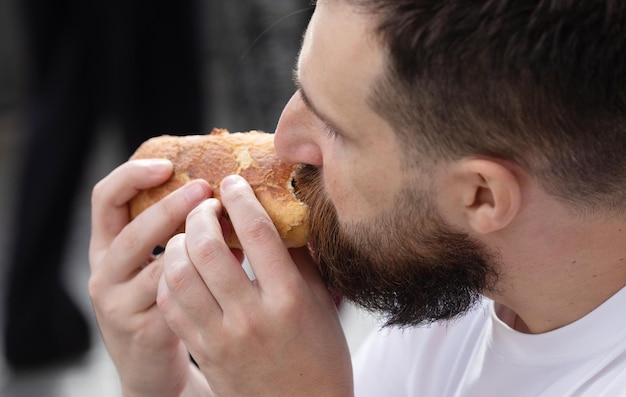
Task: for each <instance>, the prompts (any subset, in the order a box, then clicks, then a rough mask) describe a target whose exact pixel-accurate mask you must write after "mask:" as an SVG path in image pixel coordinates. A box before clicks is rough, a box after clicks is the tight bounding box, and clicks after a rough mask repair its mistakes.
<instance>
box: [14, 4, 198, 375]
mask: <svg viewBox="0 0 626 397" xmlns="http://www.w3.org/2000/svg"><path fill="white" fill-rule="evenodd" d="M198 6H199V4H198V1H197V0H180V1H176V2H168V1H155V0H151V1H147V0H132V1H122V0H112V1H102V2H92V1H78V0H56V1H50V0H24V1H22V2H20V7H21V9H20V11H21V17H22V19H23V28H24V29H23V31H24V34H25V39H26V40H25V44H26V48H25V54H26V56H27V59H26V61H27V62H26V64H27V68H28V70H27V72H26V81H27V90H28V92H27V97H26V100H27V101H26V102H27V103H26V112H25V127H26V133H27V136H26V137H25V146H24V147H25V153H24V156H25V158H24V164H23V174H22V175H21V178H20V182H21V186H20V190H19V192H18V194H19V196H18V200H16V202H17V212H16V213H15V214H14V219H15V223H14V227H13V228H12V232H13V233H14V240H13V244H11V245H10V247H11V249H12V252H10V253H9V254H10V256H9V261H8V263H9V269H8V275H7V289H8V291H7V296H6V302H7V308H6V318H5V321H4V325H5V330H4V331H5V332H4V338H5V340H4V352H5V355H6V359H7V361H8V363H9V364H10V365H12V366H13V367H16V368H19V367H31V366H36V365H42V364H47V363H52V362H56V361H59V360H62V359H65V358H71V357H75V356H78V355H80V354H82V353H84V352H85V351H87V350H88V349H89V345H90V330H89V326H88V323H87V321H86V319H85V318H84V317H83V315H82V313H81V311H80V310H79V309H78V307H77V306H76V305H75V303H74V302H73V301H72V299H71V298H70V296H69V295H68V293H67V291H66V290H65V288H64V286H63V285H62V280H61V274H62V272H61V270H62V261H63V253H64V247H65V245H66V244H65V242H66V238H67V237H68V234H69V227H70V220H71V214H72V211H73V208H72V202H73V200H72V198H73V197H74V196H75V195H76V193H77V191H78V188H79V187H80V186H79V185H80V181H81V176H82V173H83V171H84V169H85V168H86V164H87V160H88V159H89V156H90V154H91V153H92V150H91V146H92V144H93V143H94V140H95V138H96V134H95V132H96V130H97V127H98V125H99V123H100V122H101V121H102V120H103V118H107V119H113V120H115V121H116V124H117V125H119V126H120V128H121V130H122V132H123V137H124V143H125V150H126V153H125V154H126V155H129V154H130V153H131V152H132V151H133V150H134V149H135V148H136V147H137V146H138V145H139V143H141V142H142V141H143V140H145V139H147V138H148V137H150V136H154V135H159V134H163V133H170V134H172V133H176V134H190V133H201V132H203V131H204V130H205V126H204V125H203V120H204V114H203V110H204V109H205V108H206V106H205V105H206V104H205V102H204V101H203V92H204V83H203V82H202V78H201V72H202V64H201V47H202V46H201V43H200V37H201V35H200V34H199V33H200V31H199V24H198V23H197V22H200V18H202V17H203V16H202V15H201V13H200V12H199V8H198ZM86 262H87V260H86V259H85V263H86Z"/></svg>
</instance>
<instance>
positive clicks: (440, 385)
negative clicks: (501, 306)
mask: <svg viewBox="0 0 626 397" xmlns="http://www.w3.org/2000/svg"><path fill="white" fill-rule="evenodd" d="M353 364H354V376H355V389H356V396H357V397H369V396H371V397H395V396H419V397H466V396H477V397H491V396H494V397H502V396H507V397H515V396H520V397H537V396H541V397H566V396H589V397H601V396H607V397H609V396H610V397H614V396H626V287H625V288H623V289H622V290H621V291H619V292H618V293H617V294H615V295H614V296H613V297H611V298H610V299H609V300H608V301H606V302H605V303H604V304H602V305H601V306H600V307H598V308H597V309H596V310H594V311H593V312H591V313H589V314H588V315H586V316H585V317H583V318H582V319H580V320H578V321H576V322H575V323H573V324H570V325H567V326H565V327H562V328H559V329H557V330H554V331H551V332H546V333H543V334H537V335H529V334H523V333H520V332H517V331H515V330H513V329H512V328H510V327H509V326H508V325H506V324H505V323H504V322H502V321H501V320H500V319H499V318H498V317H497V315H496V314H495V310H494V303H493V302H492V301H490V300H487V299H484V300H483V302H482V303H481V305H480V307H478V308H477V309H475V310H473V311H472V312H471V313H469V314H468V315H466V316H465V317H463V318H462V319H460V320H457V321H455V322H451V323H438V324H433V325H430V326H426V327H420V328H417V327H416V328H409V329H404V330H401V329H398V328H389V329H383V330H380V331H376V332H374V333H372V334H371V335H370V336H369V337H368V338H367V339H366V341H365V342H364V343H363V345H362V347H361V349H360V350H359V352H358V353H357V354H356V355H355V357H354V363H353Z"/></svg>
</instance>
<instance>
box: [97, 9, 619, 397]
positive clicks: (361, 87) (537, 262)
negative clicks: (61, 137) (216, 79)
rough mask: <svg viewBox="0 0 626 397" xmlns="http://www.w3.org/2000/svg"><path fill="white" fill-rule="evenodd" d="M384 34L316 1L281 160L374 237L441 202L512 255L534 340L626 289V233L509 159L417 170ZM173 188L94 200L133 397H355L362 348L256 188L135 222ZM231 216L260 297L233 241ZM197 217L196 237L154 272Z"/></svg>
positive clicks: (503, 287) (238, 186)
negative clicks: (395, 212) (423, 196)
mask: <svg viewBox="0 0 626 397" xmlns="http://www.w3.org/2000/svg"><path fill="white" fill-rule="evenodd" d="M370 18H371V17H369V16H368V15H366V14H364V13H360V12H355V10H354V9H353V8H351V6H349V5H348V4H346V2H344V1H330V0H321V1H319V2H318V4H317V8H316V11H315V14H314V16H313V18H312V20H311V24H310V26H309V28H308V31H307V34H306V36H305V39H304V43H303V47H302V52H301V55H300V57H299V60H298V65H297V82H298V87H299V89H298V91H297V92H296V93H295V94H294V96H293V97H292V98H291V100H290V101H289V103H288V104H287V105H286V107H285V109H284V112H283V114H282V117H281V119H280V121H279V123H278V126H277V130H276V141H275V144H276V149H277V152H278V154H279V156H281V158H282V159H283V160H285V161H287V162H292V163H307V164H312V165H314V166H316V167H319V169H320V170H321V171H322V174H323V180H324V186H325V190H326V194H327V195H328V196H329V197H330V198H331V200H332V202H333V203H334V205H335V207H336V210H337V214H338V217H339V219H340V221H341V222H342V223H346V224H349V223H351V222H367V220H368V219H370V218H372V217H374V216H375V215H376V214H379V213H381V211H383V210H384V209H385V208H387V207H388V206H390V205H391V204H392V203H393V202H394V198H395V197H396V196H397V195H398V194H399V192H400V191H401V189H402V187H403V186H404V185H405V184H407V183H413V184H415V183H421V184H423V185H424V186H432V187H433V192H432V193H433V194H434V195H435V198H436V200H435V201H436V203H437V207H438V208H437V209H438V211H439V213H440V215H441V217H442V218H443V220H444V221H445V222H446V223H448V224H449V225H452V226H454V227H455V228H456V229H458V230H461V231H463V232H465V233H467V234H468V235H469V236H470V237H472V238H474V239H476V240H477V241H480V242H481V243H482V244H484V245H485V246H487V247H488V248H489V249H491V250H494V251H496V252H498V254H499V257H500V261H499V262H498V266H499V267H498V271H499V273H500V277H499V282H498V284H497V285H496V288H494V289H493V292H490V293H487V295H488V297H489V298H492V299H494V300H495V301H496V303H497V311H498V314H499V316H500V317H501V318H502V319H503V320H504V321H505V322H507V323H508V324H509V325H511V326H512V327H514V328H516V329H517V330H519V331H522V332H527V333H541V332H546V331H549V330H553V329H556V328H559V327H562V326H564V325H567V324H570V323H572V322H574V321H576V320H577V319H579V318H581V317H582V316H584V315H585V314H587V313H589V312H590V311H591V310H593V309H594V308H596V307H597V306H599V305H600V304H601V303H602V302H604V301H605V300H606V299H608V298H609V297H610V296H612V295H613V294H614V293H615V292H617V291H618V290H619V289H621V288H622V287H623V286H624V285H626V266H624V264H625V259H624V258H626V248H625V247H626V244H624V236H625V230H626V220H625V219H624V216H621V217H616V216H612V217H608V216H600V215H595V216H584V215H581V214H576V213H573V212H572V211H570V210H568V208H567V207H566V206H565V205H564V204H562V203H561V202H559V201H558V200H556V199H554V198H553V197H551V196H549V195H548V194H547V193H546V192H545V191H544V190H543V188H542V187H541V185H540V183H539V182H538V180H537V179H536V178H535V177H533V176H532V175H530V174H529V173H527V172H526V171H525V170H524V169H523V168H521V167H520V166H518V165H515V164H512V163H509V162H506V161H502V160H498V159H495V158H489V157H466V158H462V159H459V160H456V161H450V162H439V163H438V164H437V166H436V168H434V172H426V168H427V166H429V165H431V164H424V167H405V166H404V165H403V163H402V145H403V142H401V141H400V139H399V138H398V136H397V135H396V133H395V132H394V131H393V129H392V128H391V126H390V125H389V123H388V122H386V121H385V120H384V119H383V118H381V117H380V116H378V115H377V114H376V113H375V112H374V111H373V110H372V109H371V107H370V106H369V105H368V102H367V98H368V95H369V90H370V88H371V85H372V83H373V81H374V80H375V79H376V77H377V76H379V75H380V74H381V73H382V72H383V64H384V63H383V60H384V59H383V54H384V52H383V49H382V48H381V45H380V42H379V41H378V39H377V38H376V36H375V35H374V33H373V28H374V26H375V21H374V20H373V19H370ZM170 173H171V165H170V164H168V163H164V162H162V161H159V162H152V163H150V162H129V163H126V164H124V165H122V166H121V167H119V168H118V169H116V170H115V171H113V172H112V173H111V174H110V175H109V176H108V177H106V178H105V179H104V180H103V181H102V182H101V183H99V184H98V185H97V186H96V188H95V189H94V194H93V208H94V211H93V237H92V244H91V249H90V262H91V266H92V272H93V274H92V277H91V280H90V291H91V295H92V300H93V303H94V308H95V312H96V315H97V318H98V321H99V325H100V328H101V330H102V335H103V337H104V340H105V342H106V344H107V348H108V349H109V352H110V354H111V356H112V358H113V361H114V362H115V364H116V365H117V368H118V371H119V374H120V378H121V381H122V385H123V388H124V391H125V393H126V394H127V395H128V396H131V395H133V396H134V395H137V396H143V395H146V396H147V395H150V396H159V395H164V396H165V395H190V396H191V395H207V394H209V393H210V391H209V386H208V384H210V385H211V388H212V389H213V393H214V395H216V396H233V395H256V396H279V395H298V396H307V395H312V396H313V395H314V396H320V395H328V396H346V395H352V372H351V364H350V356H349V353H348V348H347V345H346V342H345V338H344V336H343V333H342V330H341V326H340V323H339V320H338V317H337V313H336V310H335V307H334V305H333V301H332V299H331V298H330V296H329V294H328V293H327V290H326V287H325V285H324V283H323V282H322V280H321V278H320V276H319V274H318V271H317V269H316V266H315V264H314V263H313V261H312V260H311V259H310V258H309V256H308V254H307V253H306V251H304V250H292V251H288V250H286V249H285V248H284V247H283V246H282V243H281V241H280V238H279V237H278V235H277V233H276V231H275V229H274V228H273V225H272V224H271V222H270V221H269V218H268V217H267V215H266V214H265V212H264V211H263V209H262V208H261V206H260V204H259V203H258V201H257V200H256V199H255V197H254V194H253V193H252V190H251V189H250V187H249V186H248V185H247V183H245V182H244V181H243V180H242V179H241V178H239V177H229V178H227V179H226V180H225V181H224V182H223V183H222V186H221V190H222V191H221V194H222V203H220V202H218V201H217V200H215V199H210V198H209V197H211V195H212V192H211V191H210V189H209V187H208V186H207V185H206V184H205V183H203V182H201V181H195V182H192V183H190V184H189V185H187V186H185V187H183V188H181V189H180V190H179V191H176V192H174V193H172V195H171V196H169V197H167V198H166V199H164V200H163V201H161V202H159V203H157V204H155V205H154V206H153V207H151V208H150V209H149V210H148V211H147V212H146V213H144V214H142V215H141V216H139V217H138V218H137V219H136V220H134V221H133V222H131V223H128V215H127V207H126V203H127V201H128V200H129V199H130V198H131V197H132V196H133V195H134V194H135V193H136V191H137V190H139V189H144V188H147V187H150V186H155V185H158V184H160V183H162V182H164V181H165V180H166V179H167V178H168V176H169V175H170ZM222 205H223V206H224V207H225V209H226V210H227V211H228V213H229V214H230V216H231V220H232V224H233V227H234V228H235V229H236V230H237V234H238V236H239V238H240V240H241V243H242V245H243V247H244V251H245V252H246V255H247V257H248V260H249V261H250V264H251V266H252V268H253V269H254V272H255V274H256V276H257V279H256V280H255V281H253V282H251V281H249V279H248V278H247V277H246V275H245V273H244V271H243V270H242V269H241V266H240V263H241V258H242V257H241V253H239V252H233V251H231V250H230V249H228V248H227V246H226V244H225V242H224V238H223V233H229V230H224V229H223V226H222V224H220V216H221V213H222ZM185 218H186V221H187V231H186V234H184V235H179V236H177V237H175V238H174V239H172V240H171V241H170V243H169V244H168V246H167V248H166V251H165V254H164V255H163V256H160V257H158V258H155V260H150V259H147V258H150V253H151V250H152V247H154V246H155V245H157V244H158V242H159V241H161V240H162V239H163V238H165V237H166V236H167V235H168V234H169V233H171V232H172V231H173V230H175V229H176V227H177V225H179V224H180V223H181V221H183V220H184V219H185ZM581 247H584V248H581ZM574 248H576V249H574ZM157 284H158V287H157ZM157 290H158V292H157ZM187 350H188V351H189V352H190V353H191V354H192V355H193V357H194V358H195V359H196V361H197V362H198V364H199V367H200V371H196V370H195V369H194V368H193V367H192V366H190V365H189V364H188V360H187ZM201 375H203V376H201Z"/></svg>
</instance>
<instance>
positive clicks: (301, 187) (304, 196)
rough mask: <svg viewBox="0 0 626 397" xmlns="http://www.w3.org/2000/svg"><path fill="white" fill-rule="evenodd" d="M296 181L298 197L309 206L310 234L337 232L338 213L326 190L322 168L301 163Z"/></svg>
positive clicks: (295, 177) (296, 174) (297, 170)
mask: <svg viewBox="0 0 626 397" xmlns="http://www.w3.org/2000/svg"><path fill="white" fill-rule="evenodd" d="M294 182H295V195H296V197H297V198H298V199H299V200H300V201H302V202H303V203H304V204H306V205H307V206H308V207H309V235H310V236H319V235H320V233H327V234H326V235H328V233H332V234H334V233H336V231H337V230H335V229H336V225H337V213H336V210H335V206H334V205H333V203H332V202H331V200H330V198H329V197H328V195H327V194H326V192H325V188H324V181H323V179H322V173H321V171H320V169H319V168H317V167H315V166H313V165H310V164H301V165H300V166H299V167H298V168H297V169H296V173H295V175H294ZM329 229H330V230H329Z"/></svg>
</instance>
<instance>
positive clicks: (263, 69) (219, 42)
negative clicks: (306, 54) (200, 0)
mask: <svg viewBox="0 0 626 397" xmlns="http://www.w3.org/2000/svg"><path fill="white" fill-rule="evenodd" d="M208 7H209V10H210V11H211V12H209V19H208V22H209V26H208V29H209V40H210V47H211V68H212V72H213V73H212V76H213V80H214V81H215V83H216V84H219V87H220V89H219V95H220V96H219V98H218V99H216V100H215V101H213V103H212V106H213V107H212V109H213V110H214V111H213V113H212V120H213V122H214V123H217V126H224V127H227V128H229V129H230V130H231V131H242V130H246V129H252V128H254V129H261V130H265V131H268V132H271V131H274V128H275V127H276V122H277V121H278V118H279V117H280V114H281V112H282V110H283V107H284V106H285V104H286V103H287V102H288V101H289V98H290V97H291V95H292V94H293V91H294V85H293V83H292V75H293V73H292V72H293V67H294V66H295V61H296V57H297V55H298V52H299V50H300V44H301V42H302V35H303V34H304V31H305V29H306V25H307V24H308V21H309V19H310V18H311V15H312V13H313V7H312V6H311V1H310V0H237V1H225V0H222V1H209V2H208ZM233 75H234V77H230V76H233ZM224 76H229V77H227V78H224Z"/></svg>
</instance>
